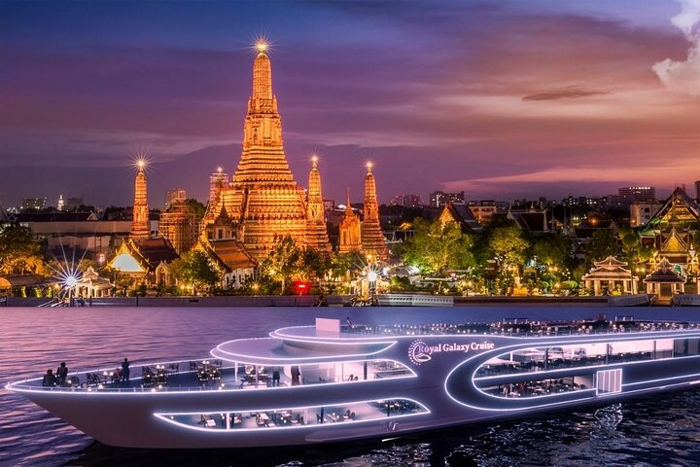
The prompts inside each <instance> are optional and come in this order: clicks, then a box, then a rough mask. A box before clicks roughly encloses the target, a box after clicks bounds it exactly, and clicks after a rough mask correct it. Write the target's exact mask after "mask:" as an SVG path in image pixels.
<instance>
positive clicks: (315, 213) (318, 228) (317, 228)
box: [306, 156, 331, 254]
mask: <svg viewBox="0 0 700 467" xmlns="http://www.w3.org/2000/svg"><path fill="white" fill-rule="evenodd" d="M306 217H307V225H306V244H307V245H309V246H312V247H314V248H316V249H318V250H319V251H322V252H324V253H327V254H330V252H331V244H330V242H329V240H328V229H327V228H326V216H325V209H324V207H323V193H322V192H321V173H320V172H319V171H318V157H316V156H313V157H312V158H311V172H309V191H308V198H307V202H306Z"/></svg>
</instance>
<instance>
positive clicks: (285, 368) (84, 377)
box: [7, 318, 700, 393]
mask: <svg viewBox="0 0 700 467" xmlns="http://www.w3.org/2000/svg"><path fill="white" fill-rule="evenodd" d="M698 331H700V324H699V323H692V322H688V321H665V322H661V321H635V320H633V319H629V318H624V319H617V320H613V321H605V320H595V321H593V320H581V321H547V322H544V321H529V320H525V319H511V320H503V321H499V322H496V323H478V322H474V323H459V324H446V323H433V324H424V325H398V324H397V325H351V324H347V325H342V326H341V325H340V322H339V320H319V321H317V324H316V326H301V327H287V328H280V329H277V330H275V331H273V332H271V333H270V337H266V338H256V339H238V340H233V341H229V342H224V343H222V344H220V345H218V346H217V347H215V348H214V349H212V350H211V355H212V357H213V358H203V359H200V360H186V361H176V362H149V363H143V364H142V363H140V362H138V364H134V365H132V368H131V371H130V373H131V374H130V378H129V380H125V379H124V378H123V375H121V374H120V369H119V368H118V367H111V368H99V369H92V370H83V371H74V372H71V373H70V374H69V378H68V379H67V381H66V383H65V384H53V385H52V384H49V385H44V384H43V378H34V379H30V380H26V381H21V382H16V383H10V384H8V386H7V388H8V389H11V390H17V391H37V390H39V391H59V392H63V391H70V392H76V391H85V392H100V393H143V392H167V393H172V392H183V391H185V392H190V391H238V390H251V389H277V388H284V387H291V386H295V385H311V384H327V383H350V382H355V381H357V382H362V381H368V380H370V381H371V380H377V379H383V380H387V379H392V378H413V377H416V376H417V374H416V372H415V371H414V370H413V369H412V368H410V367H411V365H410V363H409V362H408V360H407V359H406V358H404V357H405V352H404V349H403V347H405V345H406V344H407V343H408V342H406V341H405V340H406V339H408V340H415V339H416V338H419V337H422V338H424V339H428V338H440V337H443V336H459V337H460V338H467V339H471V340H475V339H476V340H483V339H489V338H491V339H495V338H498V339H497V340H499V341H502V340H511V341H512V342H523V343H529V342H532V346H537V345H540V343H542V342H544V343H550V345H558V344H556V343H557V342H564V341H566V342H576V343H581V342H583V341H584V340H585V341H590V342H603V341H610V340H635V339H668V338H675V337H680V336H684V335H688V334H697V332H698ZM402 340H403V341H404V342H403V343H402V345H401V346H399V347H400V349H398V350H400V351H397V349H396V348H394V347H395V346H397V344H399V343H400V342H401V341H402ZM392 348H393V349H392ZM390 349H391V351H388V350H390ZM137 365H138V366H137Z"/></svg>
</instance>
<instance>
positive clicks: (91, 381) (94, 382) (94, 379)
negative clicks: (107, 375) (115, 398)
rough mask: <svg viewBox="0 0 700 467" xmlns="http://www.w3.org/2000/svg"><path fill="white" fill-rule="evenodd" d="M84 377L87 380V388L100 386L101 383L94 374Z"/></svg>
mask: <svg viewBox="0 0 700 467" xmlns="http://www.w3.org/2000/svg"><path fill="white" fill-rule="evenodd" d="M85 376H86V378H87V385H88V387H90V386H97V385H100V384H102V381H100V377H99V375H97V374H95V373H87V374H86V375H85Z"/></svg>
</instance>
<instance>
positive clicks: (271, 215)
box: [202, 43, 307, 260]
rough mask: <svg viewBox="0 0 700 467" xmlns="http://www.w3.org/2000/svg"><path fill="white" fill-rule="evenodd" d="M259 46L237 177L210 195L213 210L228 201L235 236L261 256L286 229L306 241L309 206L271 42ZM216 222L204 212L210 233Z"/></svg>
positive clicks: (211, 236) (290, 233) (286, 231)
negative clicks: (276, 90) (292, 166)
mask: <svg viewBox="0 0 700 467" xmlns="http://www.w3.org/2000/svg"><path fill="white" fill-rule="evenodd" d="M257 50H258V55H257V57H256V58H255V62H254V64H253V92H252V95H251V96H250V99H249V100H248V114H247V115H246V118H245V125H244V128H243V153H242V155H241V159H240V162H239V163H238V167H237V168H236V172H235V174H234V175H233V180H232V181H231V183H230V184H229V186H228V187H223V188H222V189H221V193H220V196H219V199H218V200H210V209H209V210H210V212H214V213H217V214H218V213H220V212H222V207H225V212H226V213H227V214H228V216H229V217H230V227H231V235H232V238H235V239H237V240H238V241H240V242H242V243H243V245H244V246H245V248H246V249H247V250H248V252H249V253H250V255H251V256H252V257H253V258H255V259H256V260H260V259H263V258H264V257H265V256H266V255H267V253H268V252H269V250H270V249H271V248H272V247H273V246H274V245H275V244H276V242H277V241H278V239H279V238H281V237H283V236H285V235H289V236H291V237H292V238H293V239H294V240H295V242H296V243H297V245H300V246H301V245H304V244H305V242H306V231H307V212H306V205H305V202H304V192H303V190H302V189H301V188H299V187H297V184H296V182H295V181H294V176H293V175H292V172H291V171H290V170H289V164H288V163H287V158H286V156H285V153H284V147H283V144H282V121H281V118H280V114H279V113H278V111H277V98H276V97H275V96H274V95H273V94H272V69H271V66H270V58H269V57H268V56H267V46H266V45H265V44H263V43H260V44H258V45H257ZM215 222H216V220H215V219H211V218H208V217H205V220H204V223H203V224H204V225H203V227H204V228H203V229H202V230H203V231H204V232H203V234H204V235H207V236H208V237H209V238H213V232H212V224H214V223H215Z"/></svg>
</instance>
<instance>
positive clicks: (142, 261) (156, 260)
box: [110, 237, 180, 272]
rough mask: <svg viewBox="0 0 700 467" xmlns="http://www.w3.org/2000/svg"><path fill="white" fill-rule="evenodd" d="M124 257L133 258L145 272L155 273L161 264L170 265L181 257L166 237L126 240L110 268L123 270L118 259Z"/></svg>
mask: <svg viewBox="0 0 700 467" xmlns="http://www.w3.org/2000/svg"><path fill="white" fill-rule="evenodd" d="M122 255H129V256H131V257H132V258H133V260H134V261H136V263H138V265H139V266H140V267H141V269H142V270H143V271H154V270H155V269H156V267H157V266H158V265H159V264H160V263H161V262H165V263H170V262H172V261H174V260H176V259H178V258H179V257H180V256H179V255H178V254H177V252H176V251H175V249H174V248H173V246H172V244H171V243H170V241H168V239H167V238H164V237H157V238H141V239H133V238H129V239H126V240H125V241H124V243H122V245H121V246H120V247H119V250H118V251H117V254H116V256H115V257H114V259H113V260H112V261H111V262H110V266H111V267H113V268H115V269H120V270H121V268H120V267H119V266H117V265H116V263H117V258H119V257H120V256H122ZM134 266H135V265H134ZM127 272H135V271H127Z"/></svg>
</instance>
